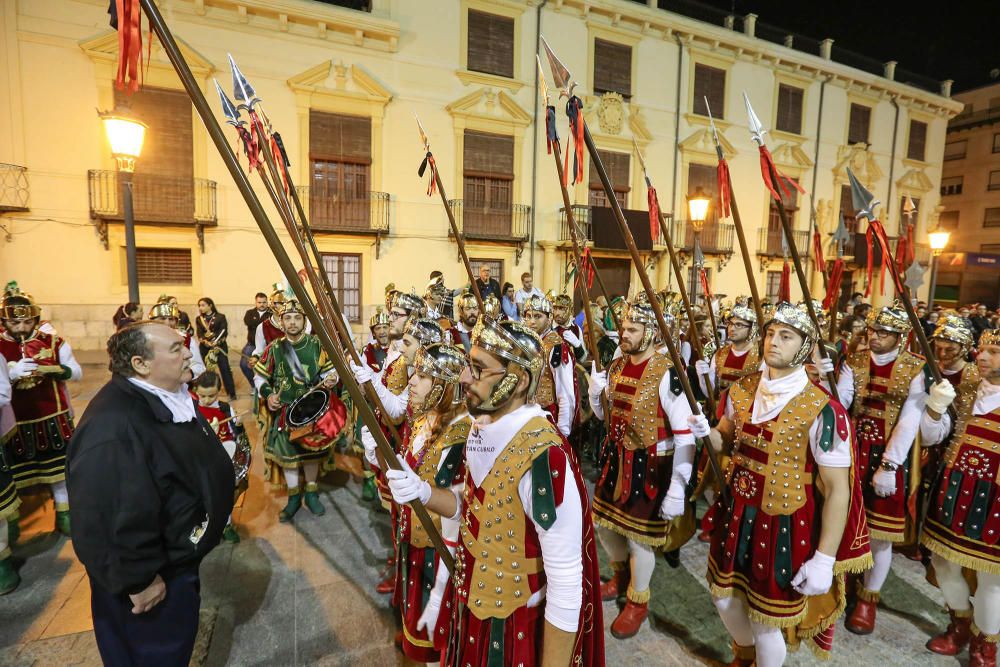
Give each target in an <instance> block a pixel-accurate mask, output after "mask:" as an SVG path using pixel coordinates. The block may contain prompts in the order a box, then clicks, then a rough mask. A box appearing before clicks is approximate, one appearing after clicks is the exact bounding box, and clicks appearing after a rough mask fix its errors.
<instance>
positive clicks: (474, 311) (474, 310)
mask: <svg viewBox="0 0 1000 667" xmlns="http://www.w3.org/2000/svg"><path fill="white" fill-rule="evenodd" d="M459 319H461V320H462V324H464V325H465V326H467V327H469V328H470V329H471V328H472V327H474V326H476V320H478V319H479V306H478V305H476V304H473V305H471V306H463V307H462V312H461V314H460V315H459Z"/></svg>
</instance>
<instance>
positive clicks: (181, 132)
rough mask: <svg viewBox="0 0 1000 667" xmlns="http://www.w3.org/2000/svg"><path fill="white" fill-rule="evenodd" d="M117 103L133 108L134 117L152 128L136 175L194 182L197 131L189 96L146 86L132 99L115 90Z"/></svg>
mask: <svg viewBox="0 0 1000 667" xmlns="http://www.w3.org/2000/svg"><path fill="white" fill-rule="evenodd" d="M115 103H116V104H122V105H125V106H129V107H131V110H132V115H133V116H135V117H136V118H138V119H139V120H141V121H142V122H144V123H146V125H148V126H149V129H148V131H147V132H146V139H145V141H144V142H143V146H142V158H141V159H139V160H136V173H137V174H149V175H156V176H169V177H172V178H177V179H193V178H194V144H193V136H194V130H193V125H192V122H191V99H190V98H189V97H188V96H187V93H185V92H183V91H176V90H165V89H163V88H152V87H149V86H144V87H142V88H140V89H139V91H138V92H137V93H135V94H134V95H132V96H130V97H127V96H125V94H124V93H122V92H121V91H117V90H116V91H115ZM189 187H191V188H193V187H194V185H193V183H191V184H189Z"/></svg>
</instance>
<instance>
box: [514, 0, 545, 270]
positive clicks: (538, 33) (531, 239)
mask: <svg viewBox="0 0 1000 667" xmlns="http://www.w3.org/2000/svg"><path fill="white" fill-rule="evenodd" d="M548 2H549V0H542V2H541V4H539V5H538V7H537V8H536V9H535V53H538V49H540V48H541V46H542V8H543V7H544V6H545V5H546V4H548ZM532 69H533V70H535V104H534V105H533V106H534V108H535V110H534V113H533V116H532V121H531V127H532V129H533V130H534V132H533V133H532V134H533V136H532V139H531V230H530V231H529V233H528V246H529V251H528V271H530V272H531V273H532V274H534V273H535V216H536V215H538V214H537V211H538V201H537V193H538V173H537V169H538V107H539V105H540V104H541V102H540V101H539V99H538V86H539V81H538V67H533V68H532ZM508 282H509V281H508Z"/></svg>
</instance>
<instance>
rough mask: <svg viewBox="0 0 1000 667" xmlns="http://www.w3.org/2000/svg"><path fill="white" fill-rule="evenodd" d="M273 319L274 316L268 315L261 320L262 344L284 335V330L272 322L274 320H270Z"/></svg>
mask: <svg viewBox="0 0 1000 667" xmlns="http://www.w3.org/2000/svg"><path fill="white" fill-rule="evenodd" d="M273 319H274V318H272V317H269V318H267V319H266V320H264V321H263V322H261V327H262V328H263V332H264V345H268V344H270V342H271V341H273V340H277V339H278V338H281V337H282V336H284V335H285V332H284V331H282V330H281V329H280V328H279V327H278V326H277V325H275V324H274V322H273V321H272V320H273Z"/></svg>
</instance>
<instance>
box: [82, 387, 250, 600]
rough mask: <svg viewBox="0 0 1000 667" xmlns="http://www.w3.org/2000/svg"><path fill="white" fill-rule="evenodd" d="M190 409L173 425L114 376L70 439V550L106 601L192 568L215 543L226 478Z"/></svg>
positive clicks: (228, 495)
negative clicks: (185, 419)
mask: <svg viewBox="0 0 1000 667" xmlns="http://www.w3.org/2000/svg"><path fill="white" fill-rule="evenodd" d="M195 412H196V414H197V415H198V419H197V420H196V421H191V422H187V423H183V424H175V423H173V422H172V421H171V418H170V411H169V410H168V409H167V408H166V406H165V405H163V403H162V402H161V401H160V399H158V398H157V397H156V396H154V395H153V394H151V393H149V392H147V391H144V390H142V389H140V388H139V387H136V386H135V385H133V384H132V383H131V382H129V381H128V380H127V379H125V378H123V377H121V376H118V375H114V376H113V377H112V379H111V381H110V382H108V383H107V384H106V385H104V387H102V388H101V390H100V391H99V392H97V395H96V396H95V397H94V399H93V400H92V401H91V402H90V405H88V406H87V410H86V411H85V412H84V413H83V417H82V418H81V419H80V426H79V427H78V428H77V429H76V432H75V433H74V434H73V438H72V440H71V441H70V444H69V447H68V454H67V461H66V482H67V485H68V487H69V500H70V506H71V507H72V508H73V522H72V531H73V534H72V536H73V548H74V549H75V550H76V555H77V557H78V558H79V559H80V562H82V563H83V565H84V567H86V568H87V574H88V575H90V578H91V581H92V582H93V583H95V584H97V585H98V586H100V587H101V588H103V589H105V590H107V591H108V592H110V593H112V594H122V593H138V592H139V591H142V590H143V589H145V588H146V587H147V586H148V585H149V584H150V583H152V581H153V579H154V578H155V577H156V575H157V574H159V575H160V576H162V577H163V578H165V579H166V578H169V577H170V576H172V575H174V574H177V573H179V572H183V571H196V570H197V568H198V564H199V563H200V562H201V559H202V558H204V557H205V556H206V555H207V554H208V552H209V551H211V550H212V549H213V548H214V547H215V546H216V545H217V544H218V543H219V540H220V539H221V537H222V529H223V528H225V526H226V520H227V518H228V517H229V513H230V512H232V509H233V490H234V485H235V477H234V474H235V473H234V471H233V464H232V462H231V461H230V460H229V456H228V455H227V454H226V451H225V449H223V448H222V445H221V444H220V442H219V439H218V437H217V436H216V435H215V434H214V433H213V432H212V429H211V428H210V427H209V425H208V424H207V423H206V422H205V420H204V418H203V417H201V414H200V413H198V412H197V410H196V411H195ZM206 520H207V522H208V523H207V525H206V526H205V528H204V532H203V533H202V534H201V537H200V539H199V538H198V537H197V532H196V529H197V530H198V531H200V530H201V526H202V524H203V523H204V522H205V521H206Z"/></svg>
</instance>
